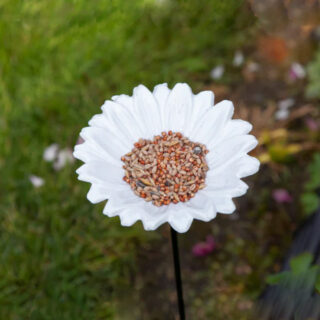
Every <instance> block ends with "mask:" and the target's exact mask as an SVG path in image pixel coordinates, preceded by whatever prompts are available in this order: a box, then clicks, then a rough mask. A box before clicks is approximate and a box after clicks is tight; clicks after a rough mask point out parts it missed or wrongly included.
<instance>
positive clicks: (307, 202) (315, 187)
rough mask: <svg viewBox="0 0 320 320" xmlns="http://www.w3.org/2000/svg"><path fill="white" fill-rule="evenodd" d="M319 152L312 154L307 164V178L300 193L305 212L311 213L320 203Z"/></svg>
mask: <svg viewBox="0 0 320 320" xmlns="http://www.w3.org/2000/svg"><path fill="white" fill-rule="evenodd" d="M319 172H320V153H316V154H314V156H313V160H312V162H311V163H310V164H309V166H308V174H309V180H308V181H307V182H306V184H305V185H304V192H303V193H302V195H301V203H302V206H303V209H304V212H305V213H306V214H311V213H313V212H314V211H315V210H316V209H317V208H318V207H319V205H320V197H319V195H318V192H319V190H320V174H319Z"/></svg>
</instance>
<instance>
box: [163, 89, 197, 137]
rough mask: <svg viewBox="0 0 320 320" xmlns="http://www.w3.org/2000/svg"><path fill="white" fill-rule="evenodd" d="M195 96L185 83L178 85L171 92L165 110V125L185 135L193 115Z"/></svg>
mask: <svg viewBox="0 0 320 320" xmlns="http://www.w3.org/2000/svg"><path fill="white" fill-rule="evenodd" d="M192 97H193V94H192V91H191V89H190V87H189V86H188V85H187V84H185V83H177V84H176V85H175V86H174V88H173V89H172V90H171V92H170V94H169V97H168V100H167V103H166V106H165V108H164V117H165V123H167V124H168V129H169V130H172V131H176V132H177V131H179V132H182V133H184V131H185V128H187V126H188V125H189V121H190V119H191V118H190V116H191V113H192V106H193V100H192Z"/></svg>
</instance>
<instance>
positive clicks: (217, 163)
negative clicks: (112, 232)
mask: <svg viewBox="0 0 320 320" xmlns="http://www.w3.org/2000/svg"><path fill="white" fill-rule="evenodd" d="M101 109H102V113H101V114H98V115H95V116H94V117H93V118H92V119H91V120H90V121H89V127H86V128H84V129H82V131H81V133H80V136H81V137H82V138H83V139H84V143H82V144H80V145H77V146H76V147H75V150H74V156H75V157H76V158H78V159H80V160H82V161H83V162H84V163H85V164H84V165H82V166H81V167H80V168H79V169H78V170H77V173H78V175H79V177H78V178H79V180H82V181H86V182H90V183H91V188H90V190H89V192H88V195H87V197H88V199H89V201H91V202H92V203H98V202H101V201H104V200H106V199H108V201H107V203H106V206H105V208H104V210H103V213H104V214H105V215H107V216H109V217H114V216H119V217H120V220H121V224H122V225H123V226H131V225H132V224H134V223H135V222H136V221H138V220H141V221H142V223H143V226H144V228H145V229H146V230H155V229H156V228H158V227H159V226H160V225H161V224H163V223H165V222H168V223H169V224H170V225H171V226H172V228H174V229H175V230H176V231H178V232H186V231H188V229H189V228H190V226H191V223H192V221H193V219H198V220H202V221H210V220H211V219H213V218H215V216H216V214H217V213H218V212H219V213H225V214H230V213H232V212H234V210H235V205H234V203H233V201H232V198H233V197H239V196H241V195H243V194H245V193H246V191H247V189H248V186H247V185H246V184H245V183H244V182H243V181H241V178H243V177H246V176H249V175H252V174H254V173H256V172H257V171H258V170H259V161H258V160H257V159H256V158H253V157H251V156H249V155H247V153H248V152H249V151H251V150H252V149H254V148H255V146H256V145H257V140H256V138H255V137H254V136H252V135H249V134H248V133H249V132H250V131H251V129H252V125H251V124H250V123H248V122H246V121H243V120H233V119H231V118H232V115H233V109H234V108H233V104H232V102H231V101H222V102H220V103H218V104H216V105H214V95H213V93H212V92H211V91H202V92H200V93H198V94H193V93H192V91H191V89H190V87H189V86H188V85H187V84H184V83H178V84H176V85H175V86H174V88H173V89H172V90H170V89H169V88H168V87H167V84H160V85H157V86H156V87H155V88H154V90H153V92H150V91H149V90H148V89H147V88H146V87H145V86H143V85H139V86H138V87H136V88H134V90H133V95H132V96H127V95H119V96H113V97H112V100H111V101H110V100H107V101H106V102H105V103H104V104H103V106H102V107H101ZM161 133H163V136H162V135H161ZM170 135H171V136H170ZM155 136H157V137H158V138H154V137H155ZM181 136H182V138H181V139H182V140H183V139H186V140H183V141H186V142H185V143H186V144H185V145H183V142H181V141H182V140H181V141H180V140H179V139H180V137H181ZM167 138H168V140H170V139H171V140H170V141H173V142H170V141H169V142H170V143H169V142H168V141H167ZM141 139H145V140H141ZM157 139H158V140H157ZM161 139H163V140H164V141H163V140H161ZM175 139H178V140H179V143H180V144H179V143H177V142H176V141H175ZM188 139H189V140H188ZM139 141H140V143H142V146H143V145H145V146H146V147H145V148H144V149H146V150H147V151H144V150H142V146H141V145H139V143H138V142H139ZM141 141H142V142H141ZM158 142H159V145H158ZM137 143H138V145H137ZM160 143H161V146H160ZM175 143H176V144H175ZM174 144H175V145H174ZM157 145H158V146H157ZM166 145H168V147H165V146H166ZM172 145H173V146H172ZM162 146H164V148H169V149H168V150H169V151H168V150H167V149H165V150H162V149H163V148H162ZM176 146H178V147H179V148H180V149H179V148H178V147H177V148H176ZM196 146H198V147H196ZM199 146H201V148H202V149H199V148H200V147H199ZM149 147H150V148H149ZM133 148H135V149H134V150H135V152H136V153H135V155H133V156H132V154H133V153H134V152H133V153H132V149H133ZM157 148H158V149H157ZM159 148H160V149H159ZM161 148H162V149H161ZM174 148H176V149H174ZM192 148H193V149H192ZM197 148H198V149H199V150H202V151H203V152H202V154H198V153H197V152H194V153H192V150H198V149H197ZM205 149H206V150H208V151H206V152H208V153H206V152H205ZM148 150H151V151H148ZM159 150H160V151H161V150H162V152H163V153H164V158H165V159H166V160H164V162H165V164H163V163H162V162H163V159H164V158H163V155H162V154H161V152H159ZM188 150H189V151H188ZM148 152H149V154H148V155H146V154H147V153H148ZM188 152H189V153H190V154H189V155H188ZM140 154H141V155H142V156H145V157H149V158H148V159H147V160H146V161H150V162H148V166H147V167H146V168H148V169H144V166H142V165H141V163H142V164H143V165H145V162H144V161H142V160H141V159H142V158H141V159H140V158H139V155H140ZM156 154H157V155H158V158H157V159H158V160H157V161H156V160H154V159H153V158H152V156H153V155H156ZM136 155H138V158H139V160H137V156H136ZM181 155H183V157H184V158H183V159H185V158H187V159H189V160H190V157H191V159H193V160H190V161H193V162H190V163H189V162H186V163H187V165H188V166H187V165H186V166H187V167H184V165H183V163H182V167H181V158H179V157H180V156H181ZM154 157H155V156H154ZM159 157H160V159H162V160H159ZM199 157H200V158H199ZM124 159H125V160H126V162H125V166H127V167H128V170H129V172H134V171H130V170H133V169H132V168H136V167H137V170H142V171H143V170H149V171H144V172H142V171H137V172H136V173H137V175H138V174H139V175H138V176H136V175H135V174H134V173H132V175H133V176H130V178H128V177H129V175H128V172H126V170H125V169H124V167H123V166H124ZM153 161H154V164H153V167H152V162H153ZM185 161H187V160H185ZM197 161H198V162H197ZM197 163H198V164H197ZM130 166H131V167H132V168H130ZM141 166H142V167H143V169H141V168H140V167H141ZM166 166H168V168H167V167H166ZM174 166H176V167H174ZM177 168H178V172H176V171H177V170H176V169H177ZM156 170H158V171H156ZM162 170H163V171H162ZM185 170H188V172H186V171H185ZM201 170H203V171H201ZM148 172H149V173H150V174H149V173H148ZM155 172H157V174H158V177H157V178H156V179H159V181H160V180H161V181H162V182H163V181H164V180H165V181H166V183H165V185H164V184H163V183H162V182H161V186H160V182H158V183H157V181H158V180H154V179H152V178H151V176H152V174H153V173H155ZM159 172H160V173H161V174H159ZM168 172H169V173H170V174H171V175H170V174H169V173H168ZM144 174H147V176H146V175H144ZM172 174H173V176H172ZM185 174H186V175H185ZM188 174H189V176H188ZM192 174H193V176H192ZM125 175H128V177H127V178H126V176H125ZM152 177H153V178H154V176H152ZM175 177H178V178H175ZM140 178H141V179H140ZM149 178H150V180H148V179H149ZM194 178H195V179H194ZM139 179H140V180H139ZM166 179H167V180H166ZM170 179H171V180H170ZM176 179H178V180H176ZM179 179H180V181H179ZM181 179H185V180H183V181H184V182H183V181H182V180H181ZM124 180H125V181H124ZM147 180H148V181H147ZM195 180H196V182H195V184H196V183H198V184H197V185H196V186H193V187H192V185H193V184H192V183H193V182H194V181H195ZM141 181H142V182H143V183H142V182H141ZM150 181H151V182H150ZM168 181H169V182H168ZM170 181H171V182H170ZM171 183H172V184H171ZM183 183H185V184H186V186H184V185H183ZM135 188H136V189H137V190H134V189H135ZM174 188H177V189H174ZM188 188H189V189H188ZM169 189H170V190H169ZM190 189H192V190H193V191H190ZM139 190H140V191H139ZM141 190H142V191H141ZM152 190H155V191H152ZM185 190H187V191H185ZM139 192H140V195H141V196H137V194H139ZM157 192H159V193H157ZM186 193H187V194H186ZM159 197H160V200H155V199H159ZM175 199H177V200H175ZM146 200H147V201H146ZM148 200H149V201H148ZM180 200H181V201H180Z"/></svg>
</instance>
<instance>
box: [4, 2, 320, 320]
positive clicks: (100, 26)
mask: <svg viewBox="0 0 320 320" xmlns="http://www.w3.org/2000/svg"><path fill="white" fill-rule="evenodd" d="M0 39H1V42H0V43H1V46H0V170H1V178H0V214H1V217H0V319H7V320H18V319H24V320H26V319H32V320H38V319H39V320H43V319H46V320H51V319H52V320H57V319H59V320H72V319H77V320H80V319H97V320H100V319H101V320H102V319H115V320H116V319H122V320H125V319H147V320H150V319H151V320H153V319H154V320H155V319H177V318H176V316H177V315H176V314H177V310H176V296H175V287H174V278H173V268H172V257H171V248H170V243H169V241H170V236H169V228H168V225H164V226H162V227H161V228H159V229H158V230H157V231H155V232H146V231H144V229H143V228H142V225H141V223H137V224H136V225H134V226H133V227H131V228H125V227H121V226H120V223H119V219H118V218H111V219H110V218H107V217H105V216H103V215H102V213H101V212H102V208H103V204H101V205H91V204H90V203H89V202H88V200H87V199H86V193H87V191H88V189H89V185H88V184H86V183H82V182H79V181H77V178H76V174H75V169H76V168H77V167H78V166H79V165H80V163H79V162H77V161H75V160H74V159H73V158H72V155H71V152H72V149H73V147H74V145H75V144H76V143H79V140H78V139H79V137H78V135H79V132H80V129H81V128H82V127H84V126H86V124H87V121H88V119H90V118H91V117H92V116H93V115H94V114H95V113H99V106H101V105H102V104H103V102H104V100H106V99H109V98H110V97H111V96H112V95H115V94H120V93H126V94H131V93H132V89H133V87H135V86H136V85H138V84H140V83H143V84H145V85H146V86H147V87H149V88H150V89H151V88H152V87H153V86H154V85H156V84H158V83H163V82H168V84H169V86H170V87H172V86H173V85H174V84H175V83H176V82H187V83H189V84H190V85H191V87H192V88H193V91H194V92H199V91H200V90H213V91H214V93H215V96H216V98H215V99H216V101H221V100H222V99H230V100H232V101H233V102H234V104H235V109H236V111H235V113H236V114H235V117H239V118H244V119H247V120H249V121H250V122H252V123H253V125H254V130H253V134H255V135H256V136H257V138H258V139H259V142H260V144H259V147H258V148H257V149H256V150H255V151H254V152H253V153H252V155H254V156H256V157H258V158H259V159H260V161H261V163H262V166H261V170H260V172H259V173H258V174H256V175H255V176H253V177H250V178H247V179H246V182H247V183H248V184H249V186H250V189H249V192H248V194H247V196H245V197H242V198H239V199H236V200H235V201H236V204H237V212H236V213H235V214H233V215H218V217H217V218H216V219H214V220H213V221H211V222H209V223H204V222H195V223H193V225H192V227H191V229H190V231H189V232H188V233H186V234H182V235H180V236H179V240H180V249H181V263H182V277H183V282H184V292H185V302H186V310H187V315H188V316H189V317H188V319H197V320H204V319H215V320H220V319H231V320H242V319H244V320H245V319H252V317H253V319H257V317H255V316H253V314H254V312H255V306H256V305H257V301H261V299H262V297H263V293H264V292H265V290H266V288H268V286H270V285H271V286H280V285H281V283H280V282H281V281H280V282H279V272H280V271H281V268H282V263H283V261H284V259H285V257H286V255H287V252H288V250H289V249H290V247H291V246H292V243H293V241H294V238H295V231H296V230H299V228H300V227H301V226H302V225H303V222H304V221H306V220H308V219H310V217H312V214H313V212H314V211H315V210H316V209H317V207H318V206H319V196H318V194H317V192H318V191H319V187H320V154H319V151H320V135H319V128H320V109H319V98H320V49H319V44H320V8H319V3H318V1H313V0H309V1H293V0H292V1H291V0H283V1H282V0H278V1H262V0H261V1H259V0H255V1H239V0H228V1H220V0H209V1H208V0H197V1H192V0H134V1H127V0H99V1H85V0H70V1H66V0H54V1H51V0H49V1H44V0H29V1H22V0H0ZM48 147H49V149H48ZM206 241H207V242H206ZM212 243H214V245H211V246H210V244H212ZM203 247H205V248H207V250H204V251H203V250H202V249H203ZM199 248H200V249H199ZM201 248H202V249H201ZM310 255H311V259H310ZM297 257H298V258H296V260H291V264H290V265H291V269H292V270H291V269H290V267H288V270H289V271H288V272H290V270H291V271H294V268H295V265H296V266H297V265H298V267H299V265H304V266H306V267H305V268H307V271H308V272H307V274H311V273H312V272H311V271H310V270H311V269H312V268H313V267H315V268H317V263H316V261H317V259H318V257H317V256H314V253H312V252H311V253H309V255H308V254H306V253H305V254H303V253H302V255H301V254H300V255H298V256H297ZM297 259H298V260H297ZM299 259H300V260H299ZM309 260H310V261H309ZM292 266H293V267H292ZM308 268H310V270H309V269H308ZM312 270H314V269H312ZM316 270H317V271H316V273H319V270H318V269H316ZM312 274H314V273H312ZM277 275H278V276H277ZM280 278H281V277H280ZM314 279H316V278H314ZM312 281H313V282H312ZM312 281H311V282H312V286H314V290H313V291H314V292H312V297H314V295H317V293H316V291H317V282H316V280H312ZM318 286H319V287H318V288H320V282H319V284H318ZM300 289H301V288H298V289H297V290H298V291H299V290H300ZM319 290H320V289H319ZM303 307H304V306H302V308H303ZM297 314H298V313H297ZM306 314H307V312H305V313H302V314H300V315H297V318H296V319H305V318H304V315H306ZM272 319H276V318H272ZM310 319H311V318H310Z"/></svg>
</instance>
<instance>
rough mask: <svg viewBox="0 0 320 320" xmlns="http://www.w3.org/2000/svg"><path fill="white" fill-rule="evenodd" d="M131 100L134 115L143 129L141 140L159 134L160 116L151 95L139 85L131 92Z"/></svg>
mask: <svg viewBox="0 0 320 320" xmlns="http://www.w3.org/2000/svg"><path fill="white" fill-rule="evenodd" d="M133 99H134V101H133V103H134V113H135V115H136V118H137V119H139V121H140V125H141V126H143V128H144V135H143V138H145V139H150V138H153V136H154V135H157V134H159V133H160V132H161V120H160V116H161V115H160V112H159V107H158V104H157V102H156V100H155V98H154V96H153V94H152V93H151V92H150V91H149V90H148V89H147V88H146V87H145V86H143V85H139V86H138V87H136V88H134V90H133ZM141 138H142V137H141Z"/></svg>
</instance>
